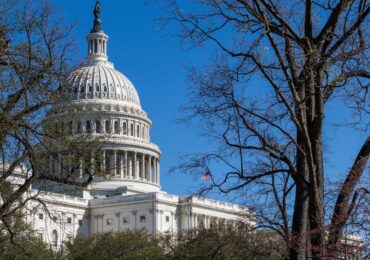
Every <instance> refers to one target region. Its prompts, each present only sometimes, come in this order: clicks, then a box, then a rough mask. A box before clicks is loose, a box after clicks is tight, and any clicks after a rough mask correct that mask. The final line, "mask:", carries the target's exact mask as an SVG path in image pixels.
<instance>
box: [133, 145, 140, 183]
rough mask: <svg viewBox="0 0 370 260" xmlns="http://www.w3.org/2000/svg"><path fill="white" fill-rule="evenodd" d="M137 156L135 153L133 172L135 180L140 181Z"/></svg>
mask: <svg viewBox="0 0 370 260" xmlns="http://www.w3.org/2000/svg"><path fill="white" fill-rule="evenodd" d="M136 156H137V154H136V152H134V160H133V163H132V165H133V166H134V167H133V170H134V172H133V175H134V179H135V180H138V179H139V176H138V170H137V160H136Z"/></svg>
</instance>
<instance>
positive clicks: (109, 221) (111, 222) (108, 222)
mask: <svg viewBox="0 0 370 260" xmlns="http://www.w3.org/2000/svg"><path fill="white" fill-rule="evenodd" d="M112 224H113V219H111V218H107V225H108V226H111V225H112Z"/></svg>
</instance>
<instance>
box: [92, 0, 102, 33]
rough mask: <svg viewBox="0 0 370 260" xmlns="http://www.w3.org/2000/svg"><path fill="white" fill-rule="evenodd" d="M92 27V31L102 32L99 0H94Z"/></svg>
mask: <svg viewBox="0 0 370 260" xmlns="http://www.w3.org/2000/svg"><path fill="white" fill-rule="evenodd" d="M93 13H94V17H95V19H94V28H93V29H92V30H91V32H92V33H94V32H102V31H103V28H102V26H101V20H100V2H99V0H98V1H96V4H95V8H94V12H93Z"/></svg>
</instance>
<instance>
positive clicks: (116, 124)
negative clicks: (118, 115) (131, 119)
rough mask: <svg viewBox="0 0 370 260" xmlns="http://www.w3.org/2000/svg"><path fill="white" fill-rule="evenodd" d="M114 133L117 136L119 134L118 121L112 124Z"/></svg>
mask: <svg viewBox="0 0 370 260" xmlns="http://www.w3.org/2000/svg"><path fill="white" fill-rule="evenodd" d="M114 132H115V133H116V134H119V132H120V129H119V123H118V121H115V122H114Z"/></svg>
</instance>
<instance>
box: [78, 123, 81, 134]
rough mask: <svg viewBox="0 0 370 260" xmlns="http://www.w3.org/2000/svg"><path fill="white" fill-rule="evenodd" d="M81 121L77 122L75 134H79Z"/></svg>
mask: <svg viewBox="0 0 370 260" xmlns="http://www.w3.org/2000/svg"><path fill="white" fill-rule="evenodd" d="M81 128H82V127H81V121H78V122H77V133H78V134H80V133H81Z"/></svg>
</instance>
